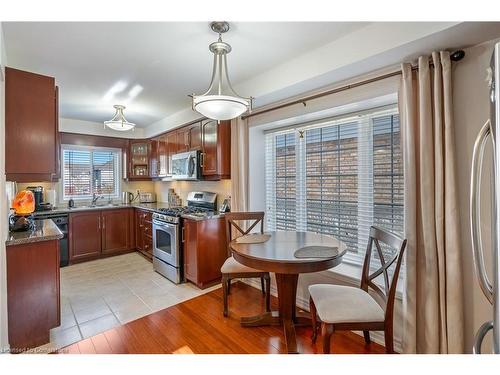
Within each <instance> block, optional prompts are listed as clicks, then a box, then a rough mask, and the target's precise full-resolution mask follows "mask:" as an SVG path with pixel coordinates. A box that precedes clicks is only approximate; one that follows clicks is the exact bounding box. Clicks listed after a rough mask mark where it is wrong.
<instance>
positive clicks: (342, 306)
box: [309, 284, 384, 323]
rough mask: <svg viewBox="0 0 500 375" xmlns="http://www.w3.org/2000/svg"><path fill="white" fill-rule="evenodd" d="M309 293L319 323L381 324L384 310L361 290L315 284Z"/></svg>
mask: <svg viewBox="0 0 500 375" xmlns="http://www.w3.org/2000/svg"><path fill="white" fill-rule="evenodd" d="M309 293H310V294H311V298H312V299H313V301H314V304H315V306H316V311H317V313H318V316H319V318H320V319H321V321H323V322H325V323H358V322H383V321H384V310H382V308H381V307H380V305H379V304H378V303H377V302H376V301H375V300H374V299H373V297H372V296H370V295H369V294H368V293H367V292H365V291H364V290H362V289H359V288H354V287H350V286H342V285H331V284H316V285H311V286H309Z"/></svg>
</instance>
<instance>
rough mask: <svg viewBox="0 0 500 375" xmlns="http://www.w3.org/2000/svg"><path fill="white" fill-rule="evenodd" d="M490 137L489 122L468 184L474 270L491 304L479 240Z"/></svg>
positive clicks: (478, 142)
mask: <svg viewBox="0 0 500 375" xmlns="http://www.w3.org/2000/svg"><path fill="white" fill-rule="evenodd" d="M490 135H491V127H490V120H488V121H486V123H485V124H484V125H483V127H482V128H481V130H480V131H479V134H478V136H477V138H476V141H475V143H474V151H473V154H472V170H471V184H470V229H471V237H472V255H473V259H474V269H475V271H476V277H477V278H478V281H479V285H480V287H481V290H482V291H483V293H484V295H485V296H486V298H487V299H488V301H490V303H491V304H493V287H492V285H491V282H490V281H489V279H488V275H487V274H486V271H485V268H484V257H483V241H482V238H481V225H480V224H481V223H480V219H479V218H480V217H481V206H480V203H481V192H480V190H479V185H480V183H481V171H482V166H483V157H484V146H485V144H486V140H487V139H488V137H489V136H490Z"/></svg>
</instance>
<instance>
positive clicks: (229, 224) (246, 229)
mask: <svg viewBox="0 0 500 375" xmlns="http://www.w3.org/2000/svg"><path fill="white" fill-rule="evenodd" d="M224 218H225V219H226V241H227V253H228V256H230V255H231V249H230V248H229V243H230V242H231V241H232V240H233V239H236V238H237V237H240V236H244V235H245V234H248V233H250V231H251V230H252V229H253V228H255V226H256V225H257V224H259V223H260V233H264V212H227V213H225V214H224ZM238 222H239V224H238ZM242 227H243V228H242ZM233 228H234V229H236V232H237V235H236V236H233Z"/></svg>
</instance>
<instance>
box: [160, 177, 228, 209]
mask: <svg viewBox="0 0 500 375" xmlns="http://www.w3.org/2000/svg"><path fill="white" fill-rule="evenodd" d="M154 186H155V189H154V191H155V192H156V199H157V200H158V202H167V201H168V189H174V191H175V192H176V193H177V195H178V196H179V197H180V198H181V200H182V204H183V205H186V204H187V202H186V199H187V195H188V193H189V192H191V191H210V192H212V193H217V207H218V208H219V207H220V206H221V204H222V202H223V201H224V198H226V197H227V196H230V195H231V180H220V181H158V182H155V183H154Z"/></svg>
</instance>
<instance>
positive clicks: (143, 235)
mask: <svg viewBox="0 0 500 375" xmlns="http://www.w3.org/2000/svg"><path fill="white" fill-rule="evenodd" d="M152 220H153V219H152V214H151V212H150V211H146V210H140V209H136V210H135V239H136V240H135V241H136V242H135V247H136V249H137V250H138V251H140V252H141V253H142V254H143V255H144V256H146V257H147V258H149V259H152V258H153V221H152Z"/></svg>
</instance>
